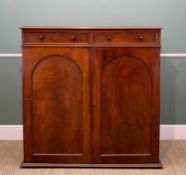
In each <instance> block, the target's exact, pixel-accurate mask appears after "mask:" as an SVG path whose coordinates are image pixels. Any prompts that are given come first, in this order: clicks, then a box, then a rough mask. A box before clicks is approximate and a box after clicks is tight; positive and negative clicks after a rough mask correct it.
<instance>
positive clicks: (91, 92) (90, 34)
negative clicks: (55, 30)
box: [89, 32, 94, 163]
mask: <svg viewBox="0 0 186 175" xmlns="http://www.w3.org/2000/svg"><path fill="white" fill-rule="evenodd" d="M89 42H90V43H91V44H92V42H93V33H92V32H90V33H89ZM89 49H90V138H89V140H90V142H89V143H90V163H94V159H93V153H94V151H93V145H94V144H93V121H94V120H93V105H92V104H93V101H94V99H93V98H94V95H93V91H94V88H93V87H94V86H93V82H94V48H93V47H92V46H91V47H90V48H89Z"/></svg>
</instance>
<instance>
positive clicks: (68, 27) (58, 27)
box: [20, 26, 162, 30]
mask: <svg viewBox="0 0 186 175" xmlns="http://www.w3.org/2000/svg"><path fill="white" fill-rule="evenodd" d="M20 29H55V30H56V29H67V30H68V29H71V30H73V29H74V30H81V29H85V30H112V29H114V30H122V29H131V30H136V29H137V30H138V29H141V30H143V29H149V30H154V29H159V30H160V29H162V28H161V27H157V26H118V27H117V26H110V27H109V26H79V27H73V26H22V27H20Z"/></svg>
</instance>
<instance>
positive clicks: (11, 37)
mask: <svg viewBox="0 0 186 175" xmlns="http://www.w3.org/2000/svg"><path fill="white" fill-rule="evenodd" d="M185 7H186V1H185V0H177V1H175V0H164V1H161V0H156V1H152V0H140V1H136V0H125V1H124V0H110V1H108V0H52V1H46V0H17V1H14V0H0V54H1V53H21V47H20V46H21V32H20V30H19V27H20V26H22V25H49V26H53V25H55V26H160V27H163V30H162V50H161V52H162V53H186V22H185V21H186V10H185ZM21 91H22V81H21V58H0V125H1V124H22V95H21ZM161 123H162V124H186V58H162V59H161Z"/></svg>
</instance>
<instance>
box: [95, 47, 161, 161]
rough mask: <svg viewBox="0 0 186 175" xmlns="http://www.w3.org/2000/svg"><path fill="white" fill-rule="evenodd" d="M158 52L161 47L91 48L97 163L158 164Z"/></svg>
mask: <svg viewBox="0 0 186 175" xmlns="http://www.w3.org/2000/svg"><path fill="white" fill-rule="evenodd" d="M159 54H160V53H159V48H157V49H156V48H96V49H95V52H94V81H93V86H94V91H93V104H94V109H93V147H94V148H93V154H94V161H95V162H97V163H111V164H112V163H155V162H159V158H158V146H159Z"/></svg>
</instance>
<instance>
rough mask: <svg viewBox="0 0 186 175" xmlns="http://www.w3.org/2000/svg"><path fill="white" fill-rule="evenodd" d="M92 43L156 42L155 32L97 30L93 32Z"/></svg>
mask: <svg viewBox="0 0 186 175" xmlns="http://www.w3.org/2000/svg"><path fill="white" fill-rule="evenodd" d="M93 41H94V43H100V44H101V43H104V44H106V43H107V44H109V43H110V44H156V43H157V34H156V33H155V32H132V31H127V32H125V31H124V32H98V33H95V34H94V37H93Z"/></svg>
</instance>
